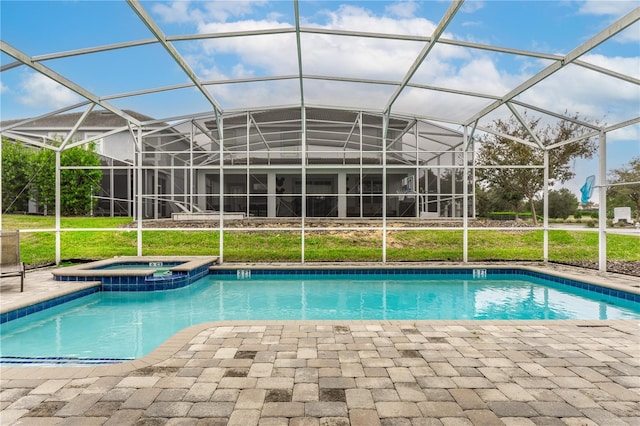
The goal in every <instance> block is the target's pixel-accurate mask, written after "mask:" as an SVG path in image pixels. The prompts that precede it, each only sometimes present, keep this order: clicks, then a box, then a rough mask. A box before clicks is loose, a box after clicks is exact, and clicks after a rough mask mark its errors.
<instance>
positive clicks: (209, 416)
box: [0, 271, 640, 426]
mask: <svg viewBox="0 0 640 426" xmlns="http://www.w3.org/2000/svg"><path fill="white" fill-rule="evenodd" d="M574 272H575V271H574ZM587 273H589V274H593V271H587ZM48 275H50V273H49V274H48ZM602 278H603V279H607V280H613V281H616V282H617V284H618V285H625V281H628V284H629V285H630V286H635V285H638V280H637V279H636V278H633V277H621V276H613V275H611V276H609V275H606V274H605V275H603V276H602ZM47 279H48V278H47V272H46V271H38V272H31V273H29V274H28V279H27V282H26V283H25V293H26V294H23V295H22V296H16V295H15V291H14V292H11V287H12V283H9V284H8V285H6V283H5V281H4V280H3V283H2V284H3V285H2V290H1V291H2V292H1V293H0V294H1V295H2V299H3V300H2V306H1V308H2V309H3V310H4V309H7V307H9V306H12V305H10V303H11V304H13V305H20V304H23V303H25V300H31V299H34V298H35V299H37V298H41V297H43V296H42V294H43V292H47V291H48V292H53V289H52V288H50V287H49V286H51V285H55V284H53V283H54V282H53V281H51V282H49V281H47ZM46 289H48V290H46ZM29 292H30V293H29ZM9 294H11V296H8V295H9ZM18 294H19V293H18ZM6 297H8V299H10V301H7V299H6ZM0 389H1V390H0V409H1V411H0V423H1V424H2V425H12V424H16V425H40V424H47V425H50V424H51V425H53V424H64V425H72V424H77V425H94V424H95V425H102V424H104V425H118V426H120V425H242V426H251V425H262V426H267V425H269V426H271V425H290V426H306V425H317V426H320V425H326V426H329V425H363V426H372V425H401V426H403V425H407V426H422V425H473V424H476V425H493V424H496V425H586V426H591V425H605V426H608V425H612V426H613V425H640V328H639V324H638V322H637V321H631V320H607V321H417V322H416V321H364V322H363V321H259V322H236V321H234V322H231V321H229V322H216V323H208V324H200V325H197V326H193V327H190V328H187V329H185V330H182V331H181V332H179V333H177V334H176V335H175V336H173V338H171V339H170V340H169V341H167V342H166V343H165V344H163V345H162V346H161V347H159V348H158V349H156V350H155V351H154V352H152V353H151V354H149V355H148V356H146V357H144V358H141V359H138V360H134V361H131V362H126V363H122V364H116V365H107V366H91V367H2V368H0Z"/></svg>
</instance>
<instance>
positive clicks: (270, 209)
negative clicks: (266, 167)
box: [267, 171, 277, 217]
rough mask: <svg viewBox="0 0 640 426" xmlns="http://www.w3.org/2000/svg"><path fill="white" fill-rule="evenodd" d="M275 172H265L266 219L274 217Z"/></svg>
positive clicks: (275, 212)
mask: <svg viewBox="0 0 640 426" xmlns="http://www.w3.org/2000/svg"><path fill="white" fill-rule="evenodd" d="M276 214H277V211H276V172H271V171H270V172H267V217H276Z"/></svg>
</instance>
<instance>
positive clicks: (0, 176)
mask: <svg viewBox="0 0 640 426" xmlns="http://www.w3.org/2000/svg"><path fill="white" fill-rule="evenodd" d="M27 210H28V207H27ZM2 211H3V210H2V138H1V137H0V213H2ZM0 230H2V218H1V217H0Z"/></svg>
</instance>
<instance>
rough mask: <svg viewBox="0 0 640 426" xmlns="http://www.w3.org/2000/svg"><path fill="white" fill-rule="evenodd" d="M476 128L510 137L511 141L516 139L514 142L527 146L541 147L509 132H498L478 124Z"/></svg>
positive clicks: (499, 135) (502, 136)
mask: <svg viewBox="0 0 640 426" xmlns="http://www.w3.org/2000/svg"><path fill="white" fill-rule="evenodd" d="M476 129H478V130H482V131H483V132H485V133H490V134H492V135H496V136H498V137H501V138H505V139H509V140H511V141H514V142H520V143H522V144H524V145H527V146H530V147H533V148H540V147H539V146H538V145H536V144H535V143H533V142H530V141H528V140H525V139H521V138H516V137H515V136H512V135H508V134H506V133H502V132H498V131H496V130H493V129H490V128H488V127H483V126H476Z"/></svg>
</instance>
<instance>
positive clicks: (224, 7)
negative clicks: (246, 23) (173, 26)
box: [153, 0, 267, 23]
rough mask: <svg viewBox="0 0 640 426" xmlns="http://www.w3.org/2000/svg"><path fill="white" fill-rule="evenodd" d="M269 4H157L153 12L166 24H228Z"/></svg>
mask: <svg viewBox="0 0 640 426" xmlns="http://www.w3.org/2000/svg"><path fill="white" fill-rule="evenodd" d="M265 4H267V1H266V0H241V1H229V0H216V1H207V2H190V1H174V2H171V3H169V4H156V5H154V6H153V11H154V13H155V14H156V15H158V16H159V17H160V19H161V20H162V21H164V22H166V23H189V22H207V21H211V20H213V21H215V22H226V21H227V20H229V19H231V18H234V17H242V16H247V15H250V14H251V13H253V12H254V11H255V8H256V7H259V6H263V5H265Z"/></svg>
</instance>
